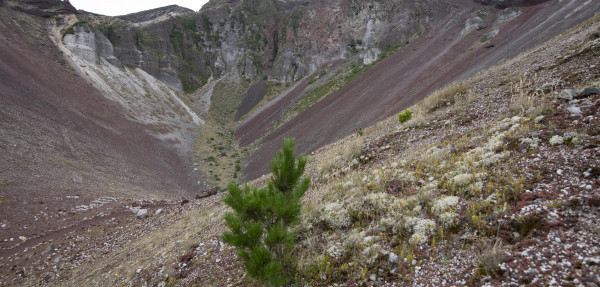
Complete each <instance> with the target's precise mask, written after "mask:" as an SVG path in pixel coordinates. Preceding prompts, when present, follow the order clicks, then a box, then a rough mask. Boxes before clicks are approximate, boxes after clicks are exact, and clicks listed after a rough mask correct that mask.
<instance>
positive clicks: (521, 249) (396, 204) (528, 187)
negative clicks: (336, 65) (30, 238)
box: [0, 16, 600, 286]
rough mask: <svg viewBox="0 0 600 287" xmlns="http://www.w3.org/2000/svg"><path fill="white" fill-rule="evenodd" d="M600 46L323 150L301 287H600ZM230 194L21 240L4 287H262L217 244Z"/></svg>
mask: <svg viewBox="0 0 600 287" xmlns="http://www.w3.org/2000/svg"><path fill="white" fill-rule="evenodd" d="M599 41H600V18H599V17H598V16H596V17H595V18H594V19H592V20H591V21H589V22H587V23H585V24H584V25H581V26H579V27H577V28H576V29H573V30H571V31H569V32H568V33H566V34H564V35H562V36H560V37H558V38H556V39H554V40H552V41H551V42H549V43H548V44H546V45H544V46H542V47H539V48H536V49H534V50H531V51H529V52H527V53H524V54H522V55H520V56H518V57H517V58H515V59H513V60H509V61H506V62H504V63H502V64H500V65H498V66H495V67H493V68H492V69H491V70H489V71H486V72H483V73H480V74H478V75H476V76H475V77H474V78H472V79H469V80H466V81H464V82H461V83H457V84H454V85H451V86H448V87H446V88H445V89H442V90H439V91H436V92H435V93H433V94H431V95H430V96H429V97H428V98H426V99H425V100H424V101H422V102H420V103H419V104H417V105H416V106H414V107H413V109H412V110H413V118H412V119H411V120H409V121H407V122H405V123H402V124H400V123H398V119H397V118H396V117H393V118H390V119H387V120H385V121H382V122H379V123H377V124H376V125H375V126H372V127H369V128H366V129H364V131H362V134H361V135H359V134H356V135H353V136H350V137H348V138H346V139H344V140H342V141H339V142H336V143H334V144H331V145H328V146H326V147H324V148H321V149H319V150H318V151H316V152H315V153H313V154H311V155H310V158H311V163H310V164H309V167H308V171H307V175H308V176H310V177H311V178H312V179H313V182H312V186H311V190H310V191H309V192H308V194H307V195H306V197H305V199H304V200H305V203H306V208H305V210H304V214H303V222H302V224H301V225H300V226H299V227H298V229H297V231H298V233H299V238H300V240H299V242H298V248H297V249H296V250H295V251H294V252H295V256H296V258H298V269H297V273H296V279H297V281H298V282H299V285H303V286H304V285H312V286H336V284H337V286H407V285H415V286H444V285H446V286H454V285H463V284H467V285H473V286H520V285H522V284H531V285H549V286H580V285H583V286H597V285H599V284H600V270H599V269H600V267H599V266H600V265H599V264H600V242H599V241H598V240H597V238H598V236H599V235H600V230H599V229H598V227H597V226H598V214H599V213H600V209H599V206H600V194H599V192H598V191H599V190H600V130H599V128H598V127H599V126H600V123H599V121H600V110H599V109H600V94H599V91H598V90H595V89H594V88H598V87H599V86H600V70H599V67H600V66H599V65H600V62H599V59H600V42H599ZM265 180H266V178H261V179H259V180H257V181H255V182H254V184H262V183H264V181H265ZM222 195H223V193H218V194H216V195H213V196H209V197H206V198H200V199H194V200H191V201H190V202H174V201H170V202H134V201H127V200H123V199H119V200H115V201H114V202H112V203H111V206H114V208H115V209H114V212H115V213H114V214H115V216H113V215H111V214H112V213H107V214H106V215H105V216H102V218H103V219H102V220H96V221H91V220H90V224H86V225H82V226H80V228H77V229H73V230H66V231H65V232H64V233H62V234H61V236H56V237H53V238H48V239H47V240H45V241H44V240H42V241H40V242H39V243H36V244H35V245H33V246H27V247H25V245H23V246H22V247H24V248H22V250H21V248H19V247H21V245H18V244H17V243H13V245H15V246H16V247H14V248H12V249H11V252H3V253H2V256H0V270H1V272H0V285H1V286H13V285H20V286H72V285H76V284H77V285H79V284H82V282H85V283H87V284H89V285H92V286H111V285H112V286H114V285H132V286H252V285H260V284H257V283H255V282H253V281H252V280H251V279H250V278H248V277H247V276H246V275H245V272H244V270H243V268H242V264H241V262H240V261H239V260H237V259H236V256H235V252H234V251H233V250H232V249H231V248H230V247H228V246H226V245H224V244H223V243H222V242H221V241H220V239H219V235H220V234H221V233H222V232H223V230H224V226H223V221H222V216H223V213H224V212H225V207H224V204H223V203H222V201H221V197H222ZM139 209H146V210H147V211H148V215H149V216H147V217H145V218H138V217H136V213H134V211H138V210H139ZM117 214H118V215H117ZM113 217H114V219H113ZM8 240H9V241H10V239H8ZM15 240H20V239H17V238H13V242H14V241H15ZM23 241H24V242H23V243H19V244H26V243H27V239H26V240H23Z"/></svg>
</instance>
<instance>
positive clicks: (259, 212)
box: [221, 139, 310, 285]
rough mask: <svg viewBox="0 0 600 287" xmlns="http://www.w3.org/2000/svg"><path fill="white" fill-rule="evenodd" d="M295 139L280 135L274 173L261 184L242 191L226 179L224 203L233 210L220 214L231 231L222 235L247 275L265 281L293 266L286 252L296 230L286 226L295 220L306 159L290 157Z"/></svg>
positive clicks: (284, 278) (282, 279)
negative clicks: (279, 145) (243, 266)
mask: <svg viewBox="0 0 600 287" xmlns="http://www.w3.org/2000/svg"><path fill="white" fill-rule="evenodd" d="M294 150H295V146H294V139H284V140H283V149H282V150H280V151H279V152H277V155H276V156H275V158H274V159H273V160H272V161H271V163H270V167H271V172H272V173H273V176H272V178H271V179H270V180H269V182H268V184H267V186H266V187H263V188H260V189H256V188H254V189H252V190H251V189H250V187H249V186H248V184H245V185H244V187H243V189H242V188H240V187H239V186H238V185H237V184H236V183H235V182H231V183H229V185H228V186H227V190H228V191H229V193H228V194H227V195H226V196H225V198H224V199H223V201H224V202H225V203H226V204H227V205H228V206H230V207H231V208H232V209H233V212H229V213H227V214H225V223H226V224H227V226H228V227H229V228H230V231H228V232H225V233H223V235H222V236H221V238H222V239H223V241H225V242H226V243H229V244H231V245H232V246H234V247H235V248H236V250H237V254H238V256H239V257H240V258H241V259H242V260H243V261H244V265H245V266H246V269H247V271H248V274H249V275H250V276H251V277H253V278H255V279H258V280H260V281H263V282H264V283H267V284H270V285H283V284H285V283H287V282H288V281H289V275H290V274H289V271H290V270H291V269H292V268H293V263H292V262H291V260H290V251H291V250H292V248H293V246H294V244H295V243H296V234H294V233H293V232H292V231H291V230H290V227H291V226H293V225H294V224H296V223H297V222H298V220H299V219H300V210H301V208H302V203H301V202H300V199H301V198H302V196H303V195H304V193H305V192H306V190H307V189H308V186H309V184H310V179H309V178H303V179H300V178H301V177H302V174H303V173H304V167H305V165H306V157H305V156H300V157H298V161H297V162H296V158H295V155H294Z"/></svg>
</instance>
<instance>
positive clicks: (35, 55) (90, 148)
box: [0, 8, 197, 259]
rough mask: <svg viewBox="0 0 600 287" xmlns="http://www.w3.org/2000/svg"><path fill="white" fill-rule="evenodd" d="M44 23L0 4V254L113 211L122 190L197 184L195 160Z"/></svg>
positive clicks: (186, 189)
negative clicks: (100, 86)
mask: <svg viewBox="0 0 600 287" xmlns="http://www.w3.org/2000/svg"><path fill="white" fill-rule="evenodd" d="M44 21H45V20H40V19H39V18H35V17H30V16H27V15H25V14H22V13H19V12H15V11H12V10H8V9H7V8H0V79H1V80H0V154H1V155H2V156H1V159H2V160H0V255H2V254H5V253H6V252H5V251H7V250H8V249H12V248H15V247H16V246H19V244H21V243H24V242H26V241H28V240H33V239H35V238H39V237H43V236H47V235H48V234H51V233H52V232H55V231H56V230H59V229H61V228H64V227H68V226H79V225H78V224H80V222H82V221H85V220H87V219H90V218H96V217H97V216H99V215H101V214H110V213H113V212H117V211H118V209H119V208H121V207H122V206H123V204H124V202H126V201H125V200H127V199H126V198H125V197H127V198H153V197H162V198H180V197H181V196H184V195H191V194H195V192H194V191H195V190H197V189H196V188H195V187H196V179H194V178H192V177H191V176H190V173H189V171H188V170H191V163H189V161H188V160H187V159H185V158H183V157H182V156H180V155H178V151H176V150H175V149H174V148H172V147H171V146H170V145H169V144H168V143H166V142H161V141H160V140H158V139H157V138H156V137H154V136H152V135H151V134H150V133H151V132H152V131H155V130H157V129H158V128H160V127H155V126H147V125H142V124H139V123H137V122H134V121H132V120H131V119H130V118H129V117H128V116H127V111H126V110H124V109H123V108H122V107H121V106H120V105H118V104H117V103H115V102H112V101H109V100H107V99H106V98H105V97H104V96H103V95H102V94H101V93H100V92H99V91H98V90H96V89H95V88H94V87H93V86H92V85H91V84H90V83H88V82H87V81H86V80H84V79H82V78H81V77H79V76H78V75H77V74H76V73H75V72H74V71H73V69H72V68H71V67H69V66H68V64H66V61H65V59H64V57H63V55H62V54H60V52H59V51H58V49H56V48H55V46H54V44H53V43H52V41H51V40H50V39H49V38H48V36H47V35H48V34H49V33H48V31H46V28H45V27H46V24H45V22H44ZM66 103H68V104H66ZM116 210H117V211H116ZM19 237H22V238H26V239H25V240H21V239H19ZM10 238H13V240H12V241H11V240H10ZM22 241H24V242H22ZM0 259H1V258H0Z"/></svg>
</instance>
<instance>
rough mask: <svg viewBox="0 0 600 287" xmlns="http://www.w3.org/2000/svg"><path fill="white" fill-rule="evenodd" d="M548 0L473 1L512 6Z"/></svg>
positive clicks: (503, 6)
mask: <svg viewBox="0 0 600 287" xmlns="http://www.w3.org/2000/svg"><path fill="white" fill-rule="evenodd" d="M548 1H549V0H475V2H478V3H481V4H484V5H494V6H496V7H498V8H508V7H514V6H533V5H537V4H540V3H543V2H548Z"/></svg>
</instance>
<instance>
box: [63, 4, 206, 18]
mask: <svg viewBox="0 0 600 287" xmlns="http://www.w3.org/2000/svg"><path fill="white" fill-rule="evenodd" d="M70 2H71V4H72V5H73V6H75V8H77V9H81V10H85V11H88V12H93V13H96V14H102V15H107V16H119V15H125V14H130V13H135V12H140V11H144V10H149V9H154V8H158V7H164V6H169V5H173V4H176V5H179V6H181V7H186V8H190V9H192V10H194V11H198V10H200V8H201V7H202V5H204V4H205V3H206V2H208V0H102V1H98V0H70Z"/></svg>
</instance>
